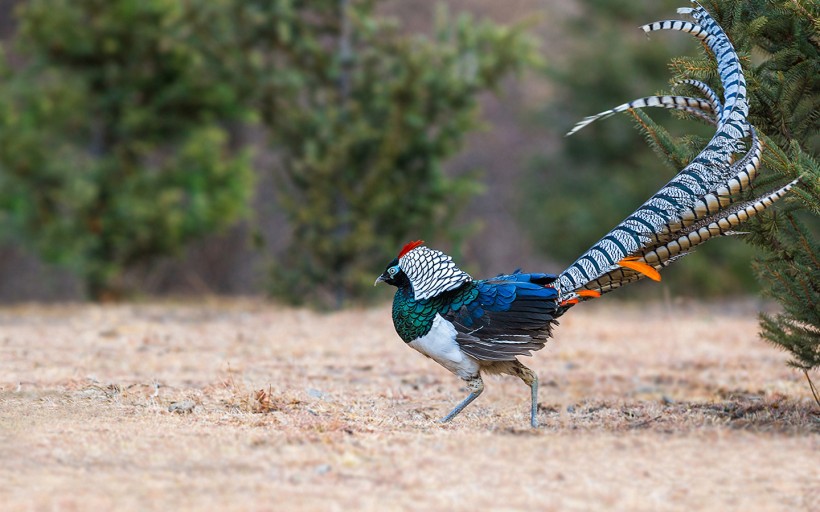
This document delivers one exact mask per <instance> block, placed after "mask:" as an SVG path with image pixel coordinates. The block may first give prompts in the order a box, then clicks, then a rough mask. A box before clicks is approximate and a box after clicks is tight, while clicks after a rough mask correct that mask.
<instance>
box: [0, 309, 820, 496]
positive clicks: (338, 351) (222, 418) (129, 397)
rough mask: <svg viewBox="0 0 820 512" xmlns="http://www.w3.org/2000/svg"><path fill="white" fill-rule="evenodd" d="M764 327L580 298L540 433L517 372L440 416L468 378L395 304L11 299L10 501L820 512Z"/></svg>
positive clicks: (6, 320) (795, 407) (550, 383)
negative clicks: (320, 310)
mask: <svg viewBox="0 0 820 512" xmlns="http://www.w3.org/2000/svg"><path fill="white" fill-rule="evenodd" d="M756 331H757V325H756V321H755V316H754V313H753V312H752V311H747V310H743V311H741V312H730V313H719V312H716V308H714V307H710V308H707V307H692V306H689V307H686V306H675V307H674V308H671V307H667V308H661V307H658V308H653V309H648V310H647V309H637V308H635V309H630V308H626V309H625V310H624V307H623V306H618V304H617V303H609V304H607V303H603V304H601V305H598V306H595V305H593V306H587V307H579V308H576V310H575V311H572V312H571V313H570V314H569V315H568V316H567V317H566V318H565V320H564V321H563V322H562V325H561V327H560V329H559V330H558V339H557V340H556V341H555V342H554V343H550V345H549V346H548V347H547V348H546V349H544V350H543V351H541V352H540V353H538V354H536V357H534V358H533V359H532V360H529V361H527V362H528V364H530V365H531V366H532V367H533V369H535V370H536V371H537V372H538V374H539V375H540V376H541V382H542V389H541V397H540V399H541V400H540V401H541V413H540V420H541V422H542V428H540V429H539V430H537V431H533V430H531V429H529V428H527V425H528V422H527V414H528V407H527V398H528V393H527V389H526V388H525V387H524V386H523V384H521V383H520V382H519V381H516V380H514V379H512V378H508V377H507V378H488V379H487V391H486V392H485V393H484V395H483V396H482V397H481V398H480V399H479V400H478V401H477V402H476V403H475V404H474V405H472V406H471V407H470V408H468V409H467V410H466V411H465V413H464V414H463V415H462V416H461V417H459V418H457V420H456V421H455V422H454V423H452V424H450V425H444V426H441V425H438V424H436V423H435V422H434V420H435V419H436V418H438V417H440V416H442V415H443V414H444V413H446V412H447V411H448V410H449V408H450V407H451V406H452V405H454V403H455V402H456V401H458V400H460V399H461V398H463V395H465V394H466V392H465V391H464V390H463V389H462V388H461V382H460V381H458V380H457V379H455V378H454V377H452V376H451V375H450V374H448V373H447V372H446V371H445V370H443V369H442V368H440V367H438V366H437V365H435V364H434V363H432V362H431V361H428V360H425V359H424V358H422V357H421V356H419V355H418V354H416V353H415V352H413V351H411V350H409V349H407V348H406V347H404V346H403V343H401V341H400V340H399V339H398V337H397V336H396V335H395V334H394V333H393V331H392V326H391V324H390V319H389V312H388V310H387V308H379V309H375V310H366V311H354V312H344V313H339V314H333V315H318V314H314V313H309V312H304V311H296V310H288V309H281V308H278V307H273V306H269V305H265V304H263V303H259V302H250V301H247V302H246V301H238V302H227V303H223V302H219V303H213V304H206V305H196V306H192V305H171V304H163V305H141V306H118V307H99V306H61V307H20V308H6V309H0V460H2V464H0V503H2V507H1V508H2V509H3V510H49V511H50V510H67V511H71V510H78V511H79V510H83V511H84V510H112V509H118V510H146V509H156V510H181V509H198V510H206V509H210V510H223V511H224V510H337V509H338V510H376V509H378V510H419V509H421V510H472V509H477V508H484V509H491V510H602V509H615V510H773V511H774V510H778V511H779V510H820V464H818V461H819V460H820V455H819V454H820V435H818V434H820V415H818V412H817V409H816V406H815V405H814V403H813V400H812V398H811V395H810V392H809V389H808V387H807V386H806V384H805V381H804V380H802V379H803V376H802V374H799V373H797V372H795V371H793V370H790V369H788V368H787V367H786V366H785V365H784V361H785V355H784V354H782V353H780V352H778V351H776V350H774V349H773V348H771V347H769V346H767V345H765V344H764V343H763V342H761V341H760V340H759V339H758V337H757V335H756ZM186 401H189V403H185V402H186ZM172 405H173V406H174V407H175V408H177V409H178V410H177V412H173V413H172V412H169V407H170V406H172ZM186 410H187V411H190V412H188V413H186V412H184V411H186Z"/></svg>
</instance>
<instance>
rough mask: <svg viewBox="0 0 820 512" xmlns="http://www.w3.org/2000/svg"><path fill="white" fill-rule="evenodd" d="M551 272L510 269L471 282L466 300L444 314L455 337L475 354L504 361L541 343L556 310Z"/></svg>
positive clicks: (469, 351) (549, 327)
mask: <svg viewBox="0 0 820 512" xmlns="http://www.w3.org/2000/svg"><path fill="white" fill-rule="evenodd" d="M555 279H556V276H555V275H553V274H525V273H522V272H520V271H516V272H514V273H512V274H501V275H498V276H496V277H494V278H492V279H487V280H482V281H474V282H473V283H471V286H472V289H473V293H471V294H470V298H471V300H469V301H468V302H466V303H463V304H458V305H455V304H454V307H453V308H452V309H451V310H450V312H449V313H448V314H446V315H445V316H446V318H448V319H449V320H450V321H452V322H453V325H454V326H455V327H456V331H457V332H458V336H457V341H458V343H459V344H460V346H461V348H462V349H463V350H464V351H465V352H467V353H468V354H470V355H472V356H474V357H476V358H478V359H480V360H495V361H504V360H511V359H514V358H515V356H517V355H528V354H529V353H530V352H531V351H533V350H538V349H540V348H542V347H543V345H544V343H545V342H546V340H547V338H548V337H549V336H550V333H551V328H552V325H553V324H554V323H555V317H556V316H558V305H557V299H558V291H557V290H555V289H554V288H551V287H548V286H546V285H547V284H549V283H551V282H552V281H554V280H555Z"/></svg>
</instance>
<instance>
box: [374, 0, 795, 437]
mask: <svg viewBox="0 0 820 512" xmlns="http://www.w3.org/2000/svg"><path fill="white" fill-rule="evenodd" d="M693 4H694V7H692V8H684V9H679V10H678V13H680V14H689V15H691V16H692V17H693V18H694V20H695V21H694V22H690V21H660V22H656V23H651V24H649V25H644V26H643V27H641V28H642V29H643V30H644V31H645V32H651V31H655V30H679V31H683V32H687V33H689V34H692V35H693V36H695V37H696V38H698V39H700V40H701V41H703V43H705V44H706V46H708V47H709V49H710V50H711V51H712V53H713V54H714V56H715V59H716V60H717V69H718V72H719V75H720V81H721V85H722V89H723V104H721V102H720V99H719V97H718V95H717V94H715V93H714V92H713V91H712V90H711V89H710V88H709V86H708V85H706V84H705V83H703V82H700V81H697V80H686V81H684V82H682V85H686V86H689V87H691V88H693V89H695V90H697V91H699V92H700V93H701V94H702V95H703V96H704V98H689V97H684V96H652V97H647V98H641V99H638V100H635V101H633V102H630V103H626V104H624V105H621V106H618V107H616V108H614V109H612V110H608V111H606V112H602V113H600V114H598V115H596V116H592V117H588V118H586V119H585V120H584V121H582V122H581V123H579V124H578V125H577V126H576V127H575V128H574V129H573V130H572V131H571V132H570V134H572V133H574V132H576V131H578V130H579V129H581V128H583V127H584V126H586V125H587V124H589V123H591V122H592V121H594V120H596V119H600V118H603V117H607V116H609V115H612V114H614V113H616V112H622V111H625V110H629V109H632V108H641V107H645V106H660V107H665V108H674V109H678V110H683V111H686V112H689V113H691V114H694V115H695V116H697V117H699V118H701V119H704V120H706V121H708V122H709V123H711V124H713V125H715V126H716V127H717V130H716V133H715V135H714V137H712V140H711V141H710V142H709V144H708V145H707V146H706V148H705V149H704V150H703V151H701V152H700V154H699V155H698V156H697V157H696V158H694V159H693V160H692V162H691V163H690V164H689V165H688V166H686V167H685V168H684V169H683V170H681V171H680V173H678V174H677V175H676V176H675V177H674V178H672V180H671V181H670V182H669V183H667V184H666V185H665V186H664V187H663V188H661V190H659V191H658V192H657V193H656V194H655V195H654V196H652V197H651V198H650V199H649V200H648V201H647V202H646V203H644V204H643V205H642V206H641V207H640V208H638V209H637V210H636V211H635V212H634V213H633V214H632V215H630V216H629V217H627V218H626V219H625V220H624V221H623V222H622V223H620V224H619V225H618V226H616V227H615V228H613V229H612V230H611V231H610V232H609V233H607V234H606V235H604V237H603V238H602V239H601V240H600V241H598V243H596V244H595V245H593V246H592V247H591V248H590V249H589V250H588V251H587V252H585V253H584V254H582V255H581V256H580V257H579V258H578V259H577V260H576V261H575V262H574V263H573V264H572V265H570V267H569V268H567V269H566V270H564V271H563V272H561V273H560V274H558V275H553V274H527V273H522V272H518V271H516V272H514V273H512V274H508V275H499V276H497V277H494V278H491V279H485V280H480V281H476V280H473V278H472V277H470V275H468V274H467V273H466V272H464V271H462V270H460V269H459V268H458V267H456V265H455V263H454V262H453V260H452V259H451V258H450V257H449V256H447V255H446V254H444V253H442V252H440V251H437V250H434V249H430V248H427V247H425V246H423V245H422V242H421V241H417V242H411V243H409V244H407V245H405V246H404V248H403V249H402V250H401V252H400V253H399V255H398V257H397V258H396V259H394V260H393V261H391V262H390V264H388V265H387V268H386V269H385V271H384V273H383V274H382V275H381V276H379V278H378V279H377V280H376V283H377V284H378V283H379V282H385V283H387V284H390V285H393V286H395V287H397V288H398V290H397V291H396V295H395V298H394V299H393V323H394V325H395V327H396V331H397V332H398V334H399V336H401V338H402V339H403V340H404V341H405V343H407V344H408V345H410V346H411V347H412V348H414V349H416V350H418V351H419V352H421V353H422V354H424V355H426V356H428V357H430V358H431V359H433V360H435V361H436V362H438V363H439V364H441V365H442V366H444V367H445V368H447V369H448V370H450V371H451V372H453V373H455V374H456V375H458V376H459V377H461V378H462V379H464V380H465V381H467V384H468V387H469V389H470V394H469V396H467V398H466V399H464V401H462V402H461V403H460V404H458V405H457V406H456V407H455V409H453V410H452V411H451V412H450V413H449V414H448V415H447V416H445V417H444V418H443V419H442V421H443V422H446V421H449V420H451V419H453V417H455V416H456V415H457V414H458V413H460V412H461V411H462V410H463V409H464V408H465V407H466V406H467V405H469V404H470V402H472V401H473V400H475V399H476V397H478V395H480V394H481V392H482V391H483V389H484V383H483V382H482V380H481V374H482V373H506V374H510V375H515V376H517V377H519V378H521V380H523V381H524V382H525V383H526V384H527V385H528V386H529V387H530V389H531V391H532V395H531V396H532V401H531V409H530V422H531V424H532V425H533V426H534V427H535V426H537V420H536V412H537V395H538V378H537V377H536V375H535V373H533V371H532V370H530V369H529V368H527V367H526V366H524V365H523V364H521V362H520V361H518V359H517V357H518V356H522V355H531V354H530V353H531V352H532V351H534V350H540V349H541V348H543V347H544V344H545V343H546V342H547V339H548V338H549V337H550V335H551V334H552V328H553V326H554V325H556V324H557V322H556V319H557V318H558V317H560V316H561V315H563V314H564V313H565V312H566V311H567V310H568V309H570V308H571V307H572V306H573V305H575V304H577V303H579V302H582V301H585V300H588V299H591V298H595V297H599V296H600V295H601V294H603V293H606V292H609V291H612V290H614V289H616V288H619V287H621V286H623V285H625V284H627V283H631V282H633V281H637V280H639V279H641V278H643V277H649V278H650V279H654V280H660V275H659V274H658V271H659V270H661V269H663V268H664V267H666V266H667V265H669V264H670V263H672V262H673V261H675V260H677V259H679V258H681V257H682V256H684V255H686V254H687V253H689V252H690V251H691V250H692V249H693V248H694V247H696V246H697V245H699V244H701V243H703V242H705V241H706V240H708V239H710V238H712V237H715V236H720V235H730V234H733V231H732V230H733V229H734V227H735V226H737V225H738V224H740V223H742V222H744V221H746V220H747V219H748V218H750V217H752V216H754V215H756V214H757V213H759V212H761V211H763V210H765V209H766V208H768V207H769V206H771V205H772V203H774V202H775V201H777V200H778V199H780V198H781V197H783V196H784V195H785V194H786V193H787V192H788V191H789V189H790V188H791V187H792V186H794V185H795V183H796V182H797V180H795V181H794V182H792V183H789V184H788V185H786V186H784V187H783V188H781V189H779V190H776V191H774V192H772V193H770V194H767V195H765V196H762V197H758V198H756V199H752V200H741V199H740V198H742V196H743V195H744V192H747V191H748V189H749V187H750V184H751V182H752V180H753V179H754V178H755V176H756V175H757V171H758V167H759V165H760V157H761V152H762V145H761V143H760V141H759V139H758V138H757V136H756V134H755V131H754V128H752V126H751V125H750V124H749V122H748V121H747V119H746V118H747V115H748V111H749V106H748V103H747V100H746V81H745V79H744V77H743V72H742V70H741V68H740V62H739V61H738V57H737V54H736V53H735V50H734V48H733V47H732V44H731V42H730V41H729V39H728V38H727V36H726V34H725V33H724V32H723V30H722V29H721V28H720V26H718V24H717V23H716V22H715V21H714V20H713V19H712V18H711V16H709V14H708V13H707V12H706V11H705V10H704V9H703V8H702V7H701V6H700V5H699V4H697V3H695V2H693ZM746 137H749V138H750V139H751V147H750V149H749V150H748V151H747V152H745V155H744V156H742V157H741V158H740V159H737V160H736V159H735V155H737V154H739V153H742V152H744V145H743V142H742V139H744V138H746Z"/></svg>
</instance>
